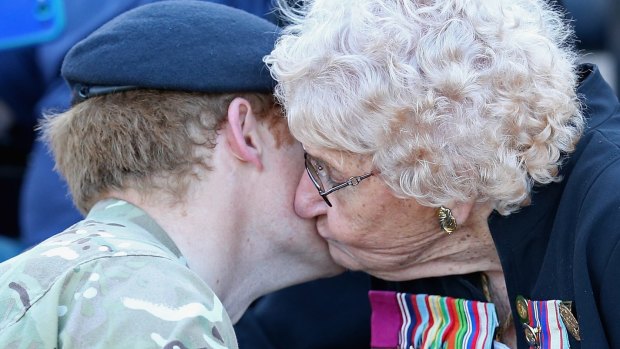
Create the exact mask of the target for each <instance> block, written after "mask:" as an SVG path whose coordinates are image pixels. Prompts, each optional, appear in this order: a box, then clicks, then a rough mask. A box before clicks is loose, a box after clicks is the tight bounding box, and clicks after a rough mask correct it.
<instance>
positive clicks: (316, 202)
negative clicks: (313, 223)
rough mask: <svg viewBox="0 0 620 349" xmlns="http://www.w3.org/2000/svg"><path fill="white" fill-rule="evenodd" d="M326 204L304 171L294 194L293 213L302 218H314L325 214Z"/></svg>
mask: <svg viewBox="0 0 620 349" xmlns="http://www.w3.org/2000/svg"><path fill="white" fill-rule="evenodd" d="M327 207H328V206H327V204H326V203H325V200H323V198H322V197H321V195H319V192H318V190H317V189H316V187H315V186H314V184H313V183H312V181H311V180H310V178H309V177H308V174H307V173H306V172H305V171H304V173H302V175H301V178H300V179H299V184H298V185H297V191H296V193H295V212H296V213H297V215H298V216H300V217H303V218H315V217H318V216H320V215H324V214H326V213H327Z"/></svg>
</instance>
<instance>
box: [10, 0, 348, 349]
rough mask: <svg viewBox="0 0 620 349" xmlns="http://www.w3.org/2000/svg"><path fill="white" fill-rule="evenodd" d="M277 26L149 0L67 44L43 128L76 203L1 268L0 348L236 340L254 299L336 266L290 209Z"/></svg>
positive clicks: (199, 5) (222, 10)
mask: <svg viewBox="0 0 620 349" xmlns="http://www.w3.org/2000/svg"><path fill="white" fill-rule="evenodd" d="M276 31H277V28H276V27H275V26H274V25H272V24H270V23H269V22H267V21H264V20H261V19H259V18H258V17H254V16H252V15H249V14H247V13H244V12H242V11H239V10H235V9H232V8H228V7H225V6H222V5H217V4H212V3H206V2H196V1H171V2H167V1H164V2H157V3H154V4H150V5H146V6H142V7H139V8H137V9H134V10H131V11H129V12H127V13H125V14H123V15H121V16H119V17H117V18H116V19H114V20H112V21H111V22H109V23H107V24H106V25H104V26H103V27H101V28H100V29H99V30H97V31H95V32H94V33H93V34H92V35H90V36H89V37H88V38H86V39H85V40H83V41H82V42H80V43H79V44H77V45H76V46H75V47H74V48H73V49H72V50H71V51H70V52H69V53H68V54H67V57H66V59H65V62H64V64H63V68H62V73H63V76H64V77H65V79H66V80H67V81H68V82H69V84H70V86H71V88H72V90H73V91H74V106H73V107H72V108H71V109H70V110H69V111H67V112H65V113H62V114H59V115H56V116H53V117H49V118H48V119H47V120H46V122H45V123H44V124H43V126H42V131H43V135H44V137H45V139H46V140H47V141H48V142H49V144H50V146H51V149H52V152H53V153H54V156H55V159H56V162H57V168H58V170H59V171H60V172H61V173H62V174H63V176H65V177H66V179H67V182H68V183H69V187H70V189H71V192H72V195H73V199H74V202H75V204H76V206H77V207H78V208H80V210H81V211H83V212H84V213H88V215H87V217H86V219H85V220H84V221H81V222H79V223H77V224H76V225H74V226H72V227H70V228H69V229H67V230H65V231H64V232H62V233H61V234H58V235H56V236H54V237H52V238H50V239H49V240H47V241H45V242H43V243H42V244H40V245H38V246H35V247H34V248H32V249H31V250H29V251H27V252H25V253H23V254H22V255H19V256H17V257H15V258H14V259H11V260H9V261H7V262H5V263H3V264H0V309H2V310H0V347H24V348H25V347H41V348H48V347H62V348H110V347H135V348H145V347H164V348H173V347H178V348H196V347H209V348H236V347H237V344H236V339H235V335H234V332H233V329H232V323H234V322H236V321H237V320H238V319H239V317H240V316H241V314H242V313H243V311H244V310H245V309H246V307H247V306H248V305H249V304H250V303H251V302H252V301H253V300H254V299H256V298H257V297H259V296H261V295H263V294H266V293H268V292H271V291H273V290H276V289H279V288H282V287H285V286H288V285H292V284H295V283H299V282H303V281H307V280H311V279H314V278H319V277H323V276H328V275H334V274H337V273H338V272H340V271H341V269H340V268H339V267H336V266H335V265H334V264H333V263H332V261H331V259H330V258H329V256H328V253H327V250H326V246H325V244H324V242H323V240H322V239H321V238H320V237H319V236H318V235H317V234H316V231H315V230H314V229H315V228H314V227H315V225H314V222H313V221H308V220H304V219H301V218H300V217H298V216H297V215H296V214H295V212H294V209H293V201H294V192H295V188H296V186H297V182H298V179H299V178H300V175H301V171H303V163H302V161H303V160H302V154H303V150H302V149H301V147H300V145H299V144H297V143H295V142H294V141H293V139H292V138H291V137H290V135H289V134H288V130H287V128H286V124H285V121H284V120H283V119H282V118H281V117H280V109H279V107H278V106H277V105H276V104H275V103H274V101H273V98H272V96H271V92H272V88H273V81H272V80H271V78H270V77H269V75H268V71H267V69H266V67H265V66H264V65H263V63H262V57H263V56H264V55H265V54H267V53H268V52H270V50H271V48H272V46H273V43H274V40H275V38H276ZM224 309H226V310H224Z"/></svg>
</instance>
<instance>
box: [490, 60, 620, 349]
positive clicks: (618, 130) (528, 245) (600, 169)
mask: <svg viewBox="0 0 620 349" xmlns="http://www.w3.org/2000/svg"><path fill="white" fill-rule="evenodd" d="M582 69H585V70H589V71H590V73H589V75H588V76H587V77H586V78H585V79H584V81H583V82H582V83H581V84H580V86H579V89H578V92H579V93H580V94H582V95H583V98H584V102H585V105H586V107H587V108H586V116H587V118H588V127H587V129H586V131H585V133H584V135H583V137H582V138H581V140H580V141H579V144H578V146H577V149H576V151H575V152H574V153H573V154H571V155H570V157H569V159H568V162H567V163H566V165H565V166H564V167H563V168H562V169H561V174H562V175H563V176H564V180H563V181H562V182H560V183H556V184H553V185H549V186H545V187H541V188H537V189H536V192H535V194H534V196H533V197H532V205H531V206H529V207H527V208H525V209H523V210H522V211H521V212H519V213H517V214H513V215H510V216H508V217H501V216H499V215H494V216H492V217H491V219H490V221H489V223H490V227H491V233H492V235H493V239H494V240H495V244H496V246H497V249H498V252H499V256H500V259H501V262H502V267H503V269H504V273H505V275H506V284H507V287H508V293H509V297H510V299H511V301H512V303H511V305H512V307H513V309H512V310H513V315H515V318H516V309H515V308H514V303H515V302H514V300H515V298H516V296H517V295H523V296H524V297H526V298H529V299H535V300H548V299H560V300H564V301H573V302H574V303H573V304H574V307H575V308H576V314H577V318H578V321H579V325H580V331H581V337H582V340H581V342H577V341H575V340H574V338H572V336H569V339H570V341H571V348H581V347H583V348H598V349H604V348H620V302H618V290H620V264H619V263H620V194H619V192H618V190H619V189H620V104H619V103H618V100H617V97H616V95H615V94H614V92H613V90H612V89H611V87H609V85H607V83H606V82H605V81H604V80H603V78H602V77H601V75H600V72H599V71H598V68H596V67H594V66H584V67H582ZM521 332H522V331H519V332H518V333H521ZM518 339H519V348H528V346H527V344H526V343H525V340H524V338H523V336H519V338H518Z"/></svg>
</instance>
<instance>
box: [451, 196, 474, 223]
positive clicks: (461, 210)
mask: <svg viewBox="0 0 620 349" xmlns="http://www.w3.org/2000/svg"><path fill="white" fill-rule="evenodd" d="M473 207H474V201H467V202H455V203H454V204H452V205H450V207H449V208H450V210H451V211H452V215H453V216H454V218H455V219H456V224H458V225H459V226H460V225H463V224H464V223H465V222H466V221H467V220H468V219H469V216H470V214H471V210H472V209H473Z"/></svg>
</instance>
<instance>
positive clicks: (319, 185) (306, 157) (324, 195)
mask: <svg viewBox="0 0 620 349" xmlns="http://www.w3.org/2000/svg"><path fill="white" fill-rule="evenodd" d="M311 158H313V156H312V155H310V154H308V152H304V165H305V167H306V172H307V173H308V177H310V181H311V182H312V184H314V187H315V188H316V190H318V192H319V195H320V196H321V197H322V198H323V200H325V203H327V206H329V207H332V203H331V202H329V199H328V198H327V195H329V194H331V193H333V192H335V191H336V190H340V189H342V188H346V187H348V186H352V187H355V186H356V185H358V184H359V183H360V182H361V181H363V180H364V179H366V178H368V177H370V176H373V175H374V174H375V173H373V172H368V173H366V174H363V175H361V176H353V177H349V179H347V180H346V181H344V182H342V183H339V184H336V185H334V186H333V187H331V188H330V189H328V190H325V189H321V188H322V187H323V183H322V182H321V183H319V182H317V180H318V181H321V178H320V176H319V173H318V170H317V169H316V168H315V167H314V165H312V163H311V162H310V160H311ZM310 168H312V169H313V170H314V172H315V173H316V176H317V178H316V179H315V178H314V176H313V175H312V173H311V170H310Z"/></svg>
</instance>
